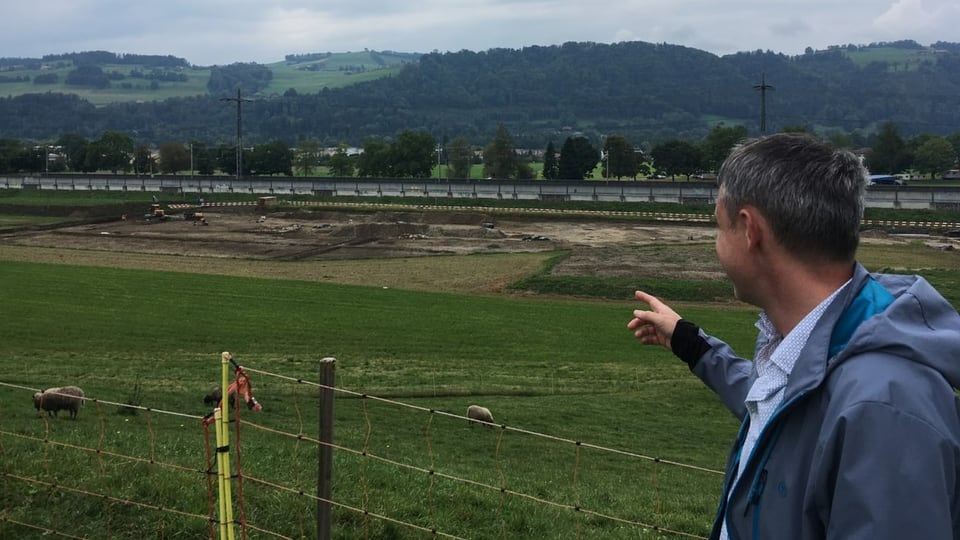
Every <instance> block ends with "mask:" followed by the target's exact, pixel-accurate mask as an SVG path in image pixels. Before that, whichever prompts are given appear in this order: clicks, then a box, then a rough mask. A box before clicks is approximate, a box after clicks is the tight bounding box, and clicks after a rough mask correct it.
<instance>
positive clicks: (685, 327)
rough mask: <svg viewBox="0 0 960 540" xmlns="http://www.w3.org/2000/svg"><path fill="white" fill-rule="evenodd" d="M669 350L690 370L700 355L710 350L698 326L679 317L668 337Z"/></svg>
mask: <svg viewBox="0 0 960 540" xmlns="http://www.w3.org/2000/svg"><path fill="white" fill-rule="evenodd" d="M670 350H672V351H673V354H675V355H676V356H677V358H679V359H681V360H683V361H684V362H686V363H687V365H688V366H690V369H691V370H692V369H693V368H694V366H696V365H697V362H698V361H699V360H700V357H702V356H703V355H704V353H706V352H707V351H709V350H710V345H709V344H707V340H706V339H704V338H703V336H701V335H700V327H699V326H697V325H695V324H693V323H692V322H690V321H687V320H684V319H680V320H679V321H677V325H676V326H675V327H674V328H673V336H672V337H671V338H670Z"/></svg>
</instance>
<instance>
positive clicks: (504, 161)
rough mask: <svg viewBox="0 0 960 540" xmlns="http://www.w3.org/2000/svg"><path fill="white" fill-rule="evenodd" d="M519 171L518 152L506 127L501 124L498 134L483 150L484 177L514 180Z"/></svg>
mask: <svg viewBox="0 0 960 540" xmlns="http://www.w3.org/2000/svg"><path fill="white" fill-rule="evenodd" d="M516 171H517V151H516V149H515V148H514V146H513V137H511V136H510V132H509V131H507V128H506V126H504V125H503V124H500V125H499V127H497V133H496V134H495V135H494V136H493V142H491V143H490V144H489V145H488V146H487V147H486V148H485V149H484V150H483V175H484V176H486V177H487V178H513V175H514V174H516Z"/></svg>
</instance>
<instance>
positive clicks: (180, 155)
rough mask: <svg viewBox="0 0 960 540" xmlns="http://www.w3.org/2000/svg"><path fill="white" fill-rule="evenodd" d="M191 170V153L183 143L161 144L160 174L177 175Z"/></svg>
mask: <svg viewBox="0 0 960 540" xmlns="http://www.w3.org/2000/svg"><path fill="white" fill-rule="evenodd" d="M189 168H190V151H189V150H188V149H187V147H186V146H184V145H183V143H179V142H175V141H167V142H162V143H160V172H162V173H164V174H176V173H178V172H180V171H185V170H187V169H189Z"/></svg>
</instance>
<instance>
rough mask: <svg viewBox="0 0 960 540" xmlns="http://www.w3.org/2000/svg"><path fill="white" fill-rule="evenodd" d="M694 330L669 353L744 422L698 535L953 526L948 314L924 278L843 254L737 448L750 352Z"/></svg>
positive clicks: (926, 533)
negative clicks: (760, 423)
mask: <svg viewBox="0 0 960 540" xmlns="http://www.w3.org/2000/svg"><path fill="white" fill-rule="evenodd" d="M680 326H681V325H678V330H680ZM691 326H692V325H691ZM693 328H696V327H693ZM696 332H697V333H696V334H690V333H686V337H683V334H684V333H683V332H680V334H681V337H680V339H679V340H678V337H677V336H678V334H677V333H676V332H675V334H674V339H673V343H672V346H673V349H674V352H675V353H677V354H678V356H680V357H681V358H684V359H685V360H687V362H688V363H689V364H690V365H691V370H692V371H693V372H694V373H695V374H696V375H697V376H698V377H700V378H701V379H702V380H703V381H704V383H706V384H707V386H709V387H710V388H712V389H713V390H714V391H715V392H716V393H717V394H718V395H719V396H720V398H721V400H722V401H723V402H724V404H725V405H726V406H727V407H728V408H729V409H730V410H731V411H732V412H733V413H734V414H735V415H736V416H737V417H738V418H741V419H743V420H744V422H743V426H742V427H741V429H740V434H739V435H738V436H737V440H736V443H735V444H734V445H733V449H732V450H731V452H730V457H729V460H728V463H727V477H726V478H727V480H726V481H725V485H724V488H723V497H722V499H721V503H720V508H719V510H718V512H717V519H716V521H715V523H714V526H713V532H712V533H711V538H717V536H718V535H719V534H720V525H721V520H726V524H727V532H728V534H729V536H730V538H731V540H742V539H778V540H780V539H803V540H806V539H815V538H816V539H820V538H832V539H844V540H854V539H865V540H866V539H869V540H883V539H891V540H893V539H896V540H902V539H908V538H923V539H925V540H927V539H939V538H960V402H958V399H957V395H956V393H955V392H954V388H958V387H960V315H958V314H957V311H956V310H955V309H954V308H953V307H952V306H951V305H950V304H949V303H948V302H947V301H946V300H945V299H944V298H943V297H942V296H941V295H940V294H939V293H937V292H936V290H934V289H933V287H932V286H931V285H930V284H929V283H928V282H927V281H926V280H924V279H923V278H921V277H918V276H898V275H882V274H875V275H871V274H868V273H867V271H866V269H864V268H863V267H862V266H861V265H859V264H857V265H856V269H855V272H854V276H853V280H852V282H851V283H850V284H849V285H848V286H847V287H846V288H845V289H844V290H842V291H840V293H839V294H838V296H837V297H836V299H835V300H834V301H833V302H832V303H831V305H830V306H828V308H827V310H826V312H825V313H824V314H823V316H822V317H821V319H820V321H819V323H818V324H817V326H816V327H815V328H814V330H813V332H812V333H811V335H810V339H809V341H808V342H807V344H806V346H805V347H804V349H803V352H802V353H801V355H800V358H799V359H798V360H797V363H796V365H795V367H794V370H793V373H792V374H791V375H790V380H789V382H788V383H787V387H786V389H785V391H784V398H783V403H782V405H781V406H780V407H779V409H778V410H777V411H776V412H775V413H774V415H773V416H772V417H771V419H770V421H769V423H768V424H767V426H766V427H765V428H764V429H763V432H762V434H761V435H760V439H759V441H758V442H757V445H756V446H755V448H754V449H753V451H752V452H751V455H749V456H744V455H741V453H740V448H741V447H742V445H743V439H744V437H745V435H746V432H747V427H748V424H749V421H750V420H749V416H748V415H747V414H746V408H745V405H744V398H745V396H746V394H747V391H748V390H749V389H750V386H751V385H752V384H753V381H754V379H755V378H756V371H755V370H754V369H753V362H751V361H749V360H745V359H743V358H738V357H737V356H736V355H735V354H734V352H733V351H732V350H731V349H730V347H728V346H727V345H726V344H725V343H723V342H721V341H719V340H717V339H716V338H713V337H710V336H707V335H706V334H704V333H702V332H700V331H699V330H698V329H697V330H696ZM678 341H680V342H681V343H678ZM760 345H762V344H758V347H759V346H760ZM742 459H746V460H748V461H747V463H746V466H745V469H744V472H743V475H742V476H741V477H740V478H739V479H737V481H736V482H735V483H733V485H731V480H730V479H731V478H732V477H733V475H732V474H731V472H732V471H736V470H737V467H738V465H739V462H740V460H742Z"/></svg>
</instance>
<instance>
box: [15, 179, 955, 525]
mask: <svg viewBox="0 0 960 540" xmlns="http://www.w3.org/2000/svg"><path fill="white" fill-rule="evenodd" d="M12 198H13V197H7V199H8V200H7V201H5V202H10V201H9V199H12ZM0 200H3V199H0ZM22 200H23V199H21V201H22ZM18 219H23V218H22V216H21V217H20V218H18V217H16V216H12V217H11V216H7V217H5V220H6V221H7V222H9V223H12V224H16V222H17V220H18ZM0 222H2V221H0ZM702 248H703V249H705V250H709V249H712V248H711V246H702ZM4 253H7V252H6V251H3V250H0V282H2V283H3V284H4V286H3V287H2V288H0V301H2V305H3V306H4V308H3V310H2V311H0V324H2V327H3V328H4V339H3V340H2V341H0V363H2V366H3V373H2V375H0V473H2V475H0V538H45V537H47V536H49V533H48V532H47V531H48V530H53V531H58V532H59V534H69V535H75V536H76V537H91V538H101V537H108V536H109V537H113V538H130V537H143V536H144V535H149V534H150V533H155V534H156V535H157V536H158V537H170V538H197V537H201V536H205V535H206V534H207V531H208V523H207V521H206V515H207V505H208V497H207V475H206V474H204V473H203V472H202V471H204V470H205V469H206V464H205V455H206V444H205V439H204V434H203V429H202V425H201V422H200V417H201V416H202V415H204V414H206V413H207V412H208V410H207V408H206V407H205V406H204V404H203V403H202V400H201V398H202V396H203V395H204V394H205V393H206V392H207V391H209V389H210V388H211V387H213V386H214V385H216V384H217V383H218V381H219V377H220V361H219V354H220V352H221V351H224V350H229V351H231V352H232V353H233V354H234V355H235V356H236V357H237V358H238V360H239V361H240V363H241V364H243V365H245V366H247V367H249V368H251V370H255V371H253V372H252V373H251V378H252V382H253V385H254V389H255V395H256V396H257V398H258V399H259V401H260V402H261V403H262V404H263V406H264V411H263V412H261V413H256V414H254V413H249V412H246V411H244V412H243V420H244V427H243V430H242V435H241V437H242V438H241V443H242V444H241V445H239V447H240V448H241V449H242V467H243V472H244V478H245V480H244V483H243V492H244V507H243V508H244V511H245V518H246V521H247V522H248V523H249V524H251V525H252V526H255V527H258V528H260V529H263V530H264V531H269V532H254V533H253V534H252V536H251V537H253V538H267V537H270V538H273V537H287V538H313V537H315V534H316V531H315V525H314V512H315V510H316V502H315V501H314V500H313V499H312V498H311V497H310V495H311V494H313V493H315V492H316V470H317V465H316V455H317V445H316V443H315V442H312V440H313V439H315V438H316V436H317V431H318V430H317V424H318V416H317V399H316V393H317V389H316V387H315V386H314V384H313V383H316V382H317V381H318V375H317V366H318V361H319V360H320V359H321V358H323V357H327V356H333V357H335V358H337V387H338V388H339V389H341V390H340V392H338V397H337V400H336V404H335V407H336V420H335V426H334V434H335V438H334V440H335V443H336V444H337V445H339V446H340V448H339V449H337V450H335V452H334V455H335V458H334V459H335V461H334V475H333V494H334V500H335V501H336V502H337V503H338V504H341V505H345V506H338V507H336V508H334V511H333V517H334V537H335V538H423V537H427V536H431V535H430V534H429V533H428V532H425V531H423V530H421V529H419V528H418V527H422V528H426V529H433V528H435V529H436V530H438V531H440V532H442V533H444V534H449V535H453V536H456V537H462V538H502V537H507V538H534V537H536V538H570V537H578V538H679V537H685V535H690V536H693V537H698V536H699V537H702V536H706V534H707V533H708V532H709V530H708V529H709V525H710V522H711V520H712V516H713V512H714V508H715V504H716V499H717V496H718V494H719V491H720V483H721V476H720V475H719V474H718V473H717V472H716V471H719V470H720V469H722V467H723V463H724V460H725V457H726V452H727V449H728V446H729V443H730V440H731V439H732V437H733V436H734V434H735V432H736V429H737V427H738V426H737V422H736V421H735V419H734V418H733V417H732V416H731V415H730V414H729V413H728V412H726V410H725V409H723V407H722V406H721V405H720V404H719V402H718V401H717V400H716V398H715V397H714V396H713V394H712V393H711V392H710V391H709V390H707V389H706V388H704V387H703V385H702V384H701V383H699V381H697V380H696V378H695V377H693V376H692V375H690V373H689V371H688V370H687V368H686V366H684V365H683V364H682V363H680V362H679V361H677V360H676V359H675V358H673V357H672V355H671V354H669V353H668V352H667V351H666V350H663V349H660V348H650V347H647V348H642V347H640V346H639V345H638V344H637V343H636V341H635V340H634V339H633V338H632V337H631V336H630V333H629V332H628V331H627V330H626V327H625V325H626V323H627V321H628V320H629V318H630V312H631V310H632V309H633V307H634V304H633V303H632V302H628V301H623V300H598V299H589V298H586V299H585V298H579V297H580V296H589V295H590V293H591V291H593V292H594V293H596V291H600V290H603V289H604V288H605V287H609V286H610V285H611V283H613V282H611V281H606V280H602V281H601V282H595V281H589V280H581V281H577V280H571V279H569V278H565V283H566V284H565V285H564V287H565V288H564V289H563V290H544V292H547V293H549V294H550V296H549V297H541V296H536V295H533V296H531V295H524V296H490V295H482V296H476V295H469V294H453V293H448V292H430V291H427V292H424V291H415V290H411V289H408V288H407V287H405V286H404V285H403V282H402V276H403V275H404V274H403V270H402V267H401V266H397V267H396V268H397V270H395V272H396V273H397V274H398V275H399V277H398V278H397V281H396V282H392V285H391V286H390V287H389V288H384V287H383V286H380V285H373V284H368V285H366V286H363V285H334V284H330V283H318V282H314V281H305V280H301V279H291V278H290V277H291V276H292V275H293V273H292V272H290V271H289V270H288V269H289V268H293V267H294V266H295V265H294V263H291V264H290V266H287V267H285V266H284V265H283V264H279V265H274V266H270V267H269V268H266V267H265V269H264V271H263V272H262V273H257V274H251V275H247V276H231V275H210V274H200V273H186V272H182V271H181V272H165V271H158V270H152V269H150V268H149V266H150V264H151V263H150V261H146V263H147V264H146V266H148V268H135V267H130V268H113V267H103V266H90V265H86V264H84V265H79V264H78V265H71V264H62V263H58V262H57V259H56V258H52V259H51V260H50V261H49V262H47V263H36V262H24V261H16V260H11V259H10V258H4V257H5V256H4ZM651 253H657V255H656V256H658V257H664V260H667V259H670V258H671V257H674V255H673V254H672V253H671V252H670V250H669V249H666V248H664V249H662V250H652V251H651ZM91 255H93V256H95V255H96V254H91ZM505 257H506V259H505V260H499V259H498V260H497V264H501V265H510V264H511V262H510V259H509V256H505ZM859 258H860V259H861V260H862V261H863V262H864V263H865V264H866V265H867V266H868V268H871V269H882V268H889V269H898V270H903V271H909V272H912V271H917V272H919V273H922V274H923V275H925V276H927V277H928V278H929V279H930V280H931V281H932V282H934V284H935V285H936V286H937V287H938V288H940V290H941V291H942V292H943V293H944V294H945V295H946V296H947V297H948V298H950V299H951V301H952V302H953V303H954V305H955V306H956V305H960V282H958V280H957V279H956V278H955V276H956V275H957V270H960V260H958V258H960V254H958V253H956V252H952V251H938V250H931V249H929V248H925V247H924V246H922V245H921V244H920V243H919V242H918V243H909V244H906V245H900V246H896V247H893V246H874V245H864V246H863V247H862V248H861V251H860V254H859ZM425 260H426V261H429V262H430V264H433V265H435V266H434V267H433V270H432V271H433V272H434V273H435V274H436V275H438V276H445V277H448V278H450V279H455V277H456V276H458V275H478V273H479V274H481V275H482V273H483V272H484V271H483V270H482V269H481V268H482V267H481V266H480V265H479V264H469V263H468V264H466V265H463V264H461V263H462V258H460V257H436V258H427V259H425ZM466 260H467V261H476V260H477V259H475V258H474V259H466ZM518 260H519V259H518ZM134 262H135V261H134V258H133V257H131V263H134ZM298 264H299V263H298ZM343 264H344V266H345V268H344V272H347V273H350V274H351V275H353V276H355V277H356V279H357V280H358V282H360V281H362V280H361V277H362V276H363V275H367V273H369V275H377V273H378V272H382V271H383V270H384V268H390V267H389V266H385V263H384V262H382V261H367V262H366V263H363V262H359V261H345V262H344V263H343ZM524 264H526V263H524ZM347 265H349V266H347ZM364 265H366V266H367V268H366V269H365V268H364ZM132 266H135V265H132ZM158 266H159V265H158ZM224 266H229V265H224ZM285 268H286V269H285ZM327 271H329V272H333V271H334V270H327ZM421 272H422V270H420V271H418V273H421ZM471 272H472V274H471ZM532 273H534V274H537V272H536V271H532ZM544 278H546V276H540V277H539V278H537V279H544ZM546 279H547V281H549V278H546ZM616 285H617V286H620V287H622V286H628V285H629V284H624V283H619V282H617V283H616ZM673 286H674V287H675V288H674V289H672V290H669V291H667V292H664V291H666V289H662V288H661V284H657V283H654V284H653V287H654V288H655V290H654V291H652V292H655V293H657V294H661V295H663V296H664V297H665V299H667V300H668V301H670V302H671V303H672V304H673V307H675V308H676V309H677V310H678V311H679V312H681V313H682V314H684V316H686V317H688V318H690V319H692V320H695V321H702V322H703V324H704V326H705V328H706V329H707V330H708V331H709V332H711V333H713V334H716V335H719V336H722V337H723V338H724V339H726V340H727V341H728V342H729V343H730V344H731V345H732V346H733V347H734V348H735V349H736V350H738V351H739V352H741V353H742V354H745V355H749V351H750V350H751V348H752V344H753V340H754V338H755V332H756V330H755V328H754V327H753V321H754V319H755V317H756V311H755V310H754V309H751V308H746V307H744V306H741V305H738V304H734V303H730V302H725V303H720V304H704V303H700V302H693V301H690V302H684V301H682V300H683V299H684V298H689V299H691V300H692V299H696V298H702V296H698V295H699V294H701V293H700V292H699V289H698V287H700V286H702V284H700V283H687V284H683V283H677V284H673ZM571 291H572V292H571ZM564 294H576V295H578V298H563V297H561V295H564ZM298 381H299V382H298ZM65 384H79V385H80V386H82V387H83V388H84V389H85V391H86V393H87V395H88V397H92V398H96V399H97V400H99V401H98V402H92V403H88V404H87V405H85V406H84V407H83V409H82V410H81V412H80V415H79V418H78V419H77V420H75V421H72V420H69V419H67V418H63V417H60V418H55V419H45V418H44V417H42V416H40V415H39V414H38V413H37V411H36V410H34V408H33V407H32V405H31V403H30V395H31V394H32V393H33V391H34V390H35V389H39V388H43V387H49V386H59V385H65ZM361 395H362V396H366V397H361ZM115 403H119V404H125V403H134V404H139V405H141V406H144V407H149V408H150V409H151V410H150V411H144V410H139V412H138V413H137V414H121V411H127V410H128V409H124V408H122V407H118V406H117V405H114V404H115ZM471 403H480V404H483V405H485V406H487V407H489V408H490V409H491V410H492V411H493V412H494V416H495V418H496V421H497V422H498V423H502V424H505V425H507V426H509V428H508V429H501V428H494V429H487V428H482V427H480V426H468V425H467V423H466V421H464V420H462V419H460V418H455V417H451V416H447V415H446V414H443V413H450V414H454V415H460V414H463V411H464V410H465V409H466V407H467V405H469V404H471ZM430 411H435V412H430ZM174 413H175V414H174ZM361 453H363V454H365V456H363V455H361ZM651 458H657V461H654V460H653V459H651ZM429 471H435V474H429ZM77 490H82V491H83V492H80V493H78V492H77ZM501 490H502V491H501ZM574 506H575V507H579V508H580V509H582V510H583V511H581V512H576V511H574V510H573V509H572V508H571V507H574ZM51 509H55V511H51ZM364 510H366V511H367V512H369V514H365V513H364ZM589 512H597V513H599V514H602V515H603V516H608V517H603V516H597V515H594V514H591V513H589ZM375 515H382V516H387V517H388V518H389V519H380V518H378V517H375ZM610 517H612V518H616V519H611V518H610ZM25 524H27V525H25ZM160 533H162V534H160Z"/></svg>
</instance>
